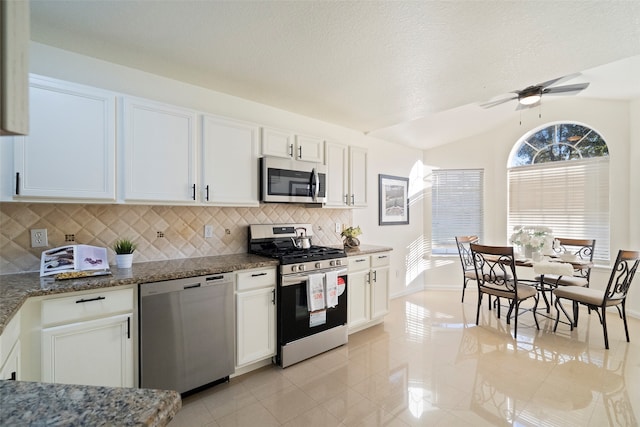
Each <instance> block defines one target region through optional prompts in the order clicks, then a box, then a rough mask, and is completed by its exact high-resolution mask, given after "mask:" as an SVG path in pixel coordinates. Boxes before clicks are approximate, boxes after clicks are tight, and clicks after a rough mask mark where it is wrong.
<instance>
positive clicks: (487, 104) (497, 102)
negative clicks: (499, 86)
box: [480, 96, 518, 108]
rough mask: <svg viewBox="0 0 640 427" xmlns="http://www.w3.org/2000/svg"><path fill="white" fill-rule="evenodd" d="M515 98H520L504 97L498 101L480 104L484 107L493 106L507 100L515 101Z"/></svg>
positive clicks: (516, 97)
mask: <svg viewBox="0 0 640 427" xmlns="http://www.w3.org/2000/svg"><path fill="white" fill-rule="evenodd" d="M514 99H518V96H512V97H511V98H503V99H498V100H496V101H489V102H485V103H484V104H480V106H481V107H482V108H491V107H495V106H496V105H500V104H504V103H505V102H509V101H513V100H514Z"/></svg>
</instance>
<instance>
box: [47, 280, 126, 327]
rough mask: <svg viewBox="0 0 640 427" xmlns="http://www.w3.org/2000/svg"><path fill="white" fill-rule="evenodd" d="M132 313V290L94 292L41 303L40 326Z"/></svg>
mask: <svg viewBox="0 0 640 427" xmlns="http://www.w3.org/2000/svg"><path fill="white" fill-rule="evenodd" d="M130 311H133V289H132V288H129V289H119V290H115V291H112V290H109V291H96V292H91V293H82V294H74V295H72V296H67V297H62V298H53V299H48V300H44V301H42V324H43V325H50V324H54V323H64V322H69V321H73V322H75V321H78V320H82V319H88V318H93V317H102V316H106V315H110V314H114V313H122V312H130Z"/></svg>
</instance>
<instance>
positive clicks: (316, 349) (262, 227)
mask: <svg viewBox="0 0 640 427" xmlns="http://www.w3.org/2000/svg"><path fill="white" fill-rule="evenodd" d="M312 238H313V228H312V226H311V224H255V225H250V226H249V252H250V253H254V254H258V255H263V256H268V257H271V258H276V259H278V260H279V261H280V268H279V275H278V276H279V279H278V287H277V304H276V307H277V340H278V342H277V346H278V352H277V355H276V362H277V363H278V364H279V365H280V366H282V367H283V368H285V367H287V366H290V365H293V364H294V363H298V362H300V361H302V360H305V359H308V358H310V357H313V356H315V355H317V354H320V353H323V352H325V351H328V350H331V349H332V348H335V347H338V346H341V345H343V344H345V343H346V342H347V256H346V254H345V252H344V249H342V248H334V247H326V246H315V245H313V244H311V240H312Z"/></svg>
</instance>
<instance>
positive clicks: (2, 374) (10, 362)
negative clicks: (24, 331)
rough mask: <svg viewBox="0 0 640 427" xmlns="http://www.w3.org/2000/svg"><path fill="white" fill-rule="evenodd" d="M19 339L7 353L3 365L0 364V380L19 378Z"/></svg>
mask: <svg viewBox="0 0 640 427" xmlns="http://www.w3.org/2000/svg"><path fill="white" fill-rule="evenodd" d="M20 379H21V377H20V341H16V343H15V345H14V346H13V348H12V349H11V351H10V352H9V354H8V355H7V358H6V360H5V361H4V365H2V366H0V380H20Z"/></svg>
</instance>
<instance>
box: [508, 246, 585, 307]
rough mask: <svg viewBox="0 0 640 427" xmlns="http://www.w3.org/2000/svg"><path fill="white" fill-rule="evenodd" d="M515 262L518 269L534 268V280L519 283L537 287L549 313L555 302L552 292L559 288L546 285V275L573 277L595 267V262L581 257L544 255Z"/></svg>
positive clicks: (518, 259)
mask: <svg viewBox="0 0 640 427" xmlns="http://www.w3.org/2000/svg"><path fill="white" fill-rule="evenodd" d="M514 261H515V265H516V266H518V267H527V268H533V271H534V273H535V274H536V277H535V279H534V280H526V279H524V280H520V279H519V280H518V281H519V282H524V283H531V284H532V285H533V286H535V287H536V289H537V290H538V292H539V293H540V294H541V295H542V298H543V299H544V303H545V306H546V311H547V313H549V312H550V311H551V304H552V302H553V294H552V292H553V290H554V289H555V288H556V287H557V286H556V285H554V284H552V283H546V282H545V281H544V277H545V275H551V274H552V275H555V276H573V275H574V272H576V271H581V270H584V269H587V268H591V267H593V262H591V261H589V260H584V259H581V258H579V257H560V256H557V255H544V256H542V257H541V258H540V259H539V260H535V261H534V260H533V259H531V258H524V257H516V258H515V259H514ZM547 293H549V298H547ZM546 317H548V316H546Z"/></svg>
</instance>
